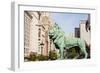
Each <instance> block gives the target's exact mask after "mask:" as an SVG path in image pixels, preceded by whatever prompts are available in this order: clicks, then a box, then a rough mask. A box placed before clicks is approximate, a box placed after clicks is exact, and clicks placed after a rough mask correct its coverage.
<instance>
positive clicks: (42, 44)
mask: <svg viewBox="0 0 100 73" xmlns="http://www.w3.org/2000/svg"><path fill="white" fill-rule="evenodd" d="M40 45H41V54H42V55H43V46H44V43H43V42H42V43H41V44H40Z"/></svg>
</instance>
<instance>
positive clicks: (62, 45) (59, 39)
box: [49, 24, 87, 59]
mask: <svg viewBox="0 0 100 73" xmlns="http://www.w3.org/2000/svg"><path fill="white" fill-rule="evenodd" d="M49 37H50V39H51V40H53V42H54V44H55V45H56V46H57V49H60V58H61V59H64V49H69V48H71V47H74V46H78V47H79V48H80V49H81V51H82V52H83V53H84V54H85V57H84V58H87V52H86V45H85V41H84V40H82V39H80V38H71V37H66V36H65V33H64V31H63V30H62V29H61V28H60V27H59V26H58V25H57V24H55V25H54V26H53V27H51V28H50V30H49Z"/></svg>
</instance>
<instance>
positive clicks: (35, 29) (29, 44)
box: [24, 11, 55, 56]
mask: <svg viewBox="0 0 100 73" xmlns="http://www.w3.org/2000/svg"><path fill="white" fill-rule="evenodd" d="M52 25H54V23H53V21H52V20H51V17H50V13H49V12H43V11H42V12H40V11H24V55H25V56H28V55H29V54H30V52H35V53H37V54H42V55H48V53H49V51H50V50H54V49H55V47H54V45H53V43H52V42H51V41H50V39H49V36H48V31H49V27H51V26H52Z"/></svg>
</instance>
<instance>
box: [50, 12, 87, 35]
mask: <svg viewBox="0 0 100 73" xmlns="http://www.w3.org/2000/svg"><path fill="white" fill-rule="evenodd" d="M51 18H52V20H53V21H54V22H56V23H57V24H58V26H59V27H61V29H62V30H63V31H64V32H65V33H66V34H67V33H68V34H69V33H74V31H75V27H79V24H80V20H87V18H88V14H82V13H51Z"/></svg>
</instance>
